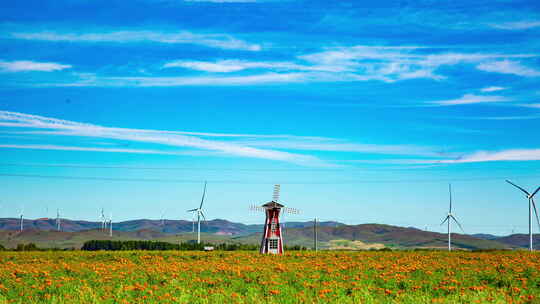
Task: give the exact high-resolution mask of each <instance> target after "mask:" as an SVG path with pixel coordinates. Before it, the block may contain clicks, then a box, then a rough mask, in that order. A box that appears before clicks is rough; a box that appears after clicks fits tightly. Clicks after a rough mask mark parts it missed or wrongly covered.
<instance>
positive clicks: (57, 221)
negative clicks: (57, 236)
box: [56, 208, 60, 231]
mask: <svg viewBox="0 0 540 304" xmlns="http://www.w3.org/2000/svg"><path fill="white" fill-rule="evenodd" d="M56 230H58V231H60V209H58V208H57V209H56Z"/></svg>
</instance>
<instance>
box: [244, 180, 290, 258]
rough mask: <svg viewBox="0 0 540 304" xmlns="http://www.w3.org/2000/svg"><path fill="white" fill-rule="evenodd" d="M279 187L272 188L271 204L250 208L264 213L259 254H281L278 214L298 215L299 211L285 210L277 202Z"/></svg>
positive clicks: (281, 240) (280, 232)
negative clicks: (264, 219) (264, 218)
mask: <svg viewBox="0 0 540 304" xmlns="http://www.w3.org/2000/svg"><path fill="white" fill-rule="evenodd" d="M279 190H280V185H275V186H274V195H273V198H272V201H271V202H268V203H266V204H264V205H262V206H252V207H251V209H252V210H258V211H264V212H265V213H266V221H265V222H264V229H263V235H262V240H261V249H260V252H261V253H271V254H283V233H282V230H281V227H282V225H281V224H280V223H279V214H280V213H281V211H282V209H283V212H285V213H291V214H298V213H299V211H298V210H297V209H293V208H285V206H283V205H282V204H280V203H278V201H279Z"/></svg>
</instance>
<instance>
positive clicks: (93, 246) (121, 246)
mask: <svg viewBox="0 0 540 304" xmlns="http://www.w3.org/2000/svg"><path fill="white" fill-rule="evenodd" d="M205 247H213V250H219V251H236V250H259V246H258V245H254V244H228V243H221V244H212V243H200V244H197V243H193V242H186V243H180V244H173V243H168V242H160V241H112V240H92V241H87V242H85V243H84V244H83V246H82V248H81V250H88V251H96V250H111V251H118V250H198V251H202V250H204V248H205ZM285 250H307V248H306V247H302V246H290V247H287V246H286V247H285Z"/></svg>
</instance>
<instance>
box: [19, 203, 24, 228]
mask: <svg viewBox="0 0 540 304" xmlns="http://www.w3.org/2000/svg"><path fill="white" fill-rule="evenodd" d="M20 217H21V219H20V220H21V228H20V229H21V232H22V231H23V228H24V227H23V219H24V206H22V207H21V216H20Z"/></svg>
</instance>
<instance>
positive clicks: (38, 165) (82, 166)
mask: <svg viewBox="0 0 540 304" xmlns="http://www.w3.org/2000/svg"><path fill="white" fill-rule="evenodd" d="M0 166H5V167H36V168H78V169H127V170H163V171H189V170H192V171H233V172H261V171H268V172H272V171H275V172H293V171H298V172H311V171H321V172H343V171H364V172H366V171H403V170H409V169H410V168H406V167H404V168H396V167H391V168H358V167H335V168H203V167H150V166H115V165H91V164H57V163H52V164H47V163H0ZM430 168H431V169H433V167H430ZM438 168H441V169H444V167H438ZM490 170H496V171H501V170H499V169H490ZM502 171H509V170H508V169H503V170H502Z"/></svg>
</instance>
